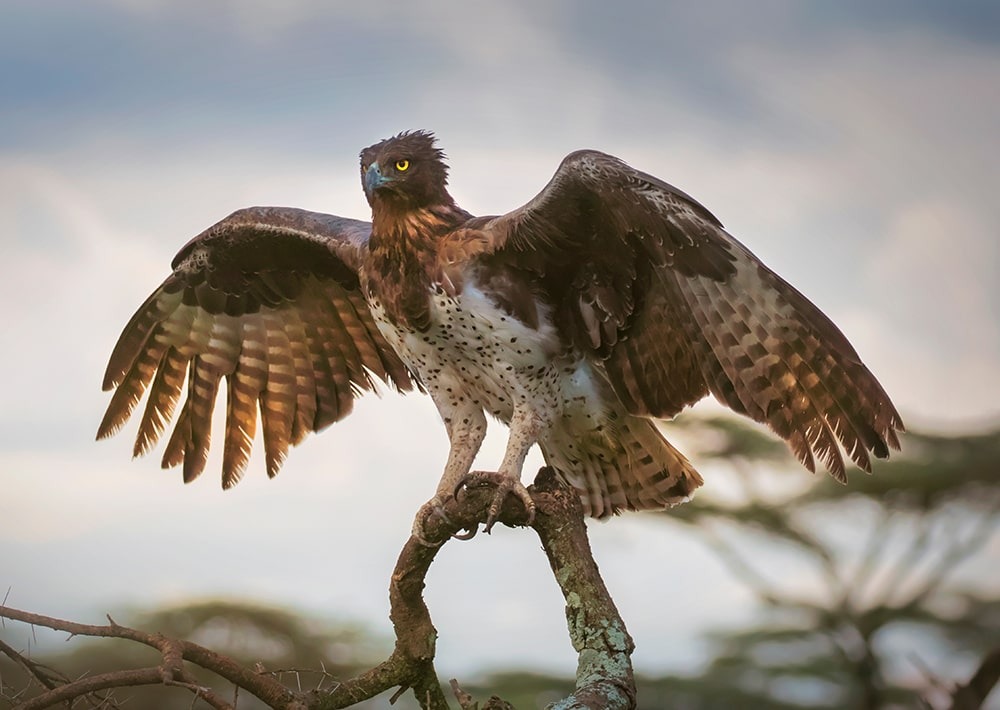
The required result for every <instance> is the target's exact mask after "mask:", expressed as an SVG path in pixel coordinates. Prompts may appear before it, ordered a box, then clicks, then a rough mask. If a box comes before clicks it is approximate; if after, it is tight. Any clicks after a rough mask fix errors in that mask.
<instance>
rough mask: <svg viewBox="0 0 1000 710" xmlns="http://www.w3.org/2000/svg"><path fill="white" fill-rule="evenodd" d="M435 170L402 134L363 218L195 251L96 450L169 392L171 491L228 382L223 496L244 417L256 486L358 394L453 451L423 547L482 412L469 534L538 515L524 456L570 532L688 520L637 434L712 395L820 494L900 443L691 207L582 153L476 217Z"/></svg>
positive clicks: (365, 160)
mask: <svg viewBox="0 0 1000 710" xmlns="http://www.w3.org/2000/svg"><path fill="white" fill-rule="evenodd" d="M447 173H448V168H447V166H446V164H445V162H444V155H443V153H442V152H441V151H440V149H439V148H438V147H437V146H436V143H435V139H434V137H433V135H432V134H430V133H428V132H424V131H413V132H407V133H401V134H399V135H397V136H395V137H393V138H389V139H387V140H383V141H381V142H380V143H376V144H375V145H373V146H371V147H369V148H366V149H364V150H363V151H362V152H361V180H362V183H363V185H364V191H365V195H366V197H367V198H368V202H369V204H370V205H371V208H372V221H371V222H362V221H357V220H353V219H346V218H343V217H335V216H332V215H328V214H322V213H317V212H308V211H305V210H300V209H292V208H287V207H250V208H247V209H241V210H239V211H237V212H234V213H233V214H231V215H230V216H228V217H226V218H225V219H223V220H222V221H221V222H219V223H217V224H215V225H213V226H211V227H209V228H208V229H207V230H205V231H204V232H202V233H201V234H199V235H198V236H197V237H195V238H194V239H192V240H191V241H190V242H189V243H188V244H187V245H186V246H184V248H183V249H181V251H180V252H179V253H178V254H177V256H176V257H175V258H174V261H173V264H172V267H173V273H171V274H170V275H169V276H168V277H167V278H166V280H165V281H164V282H163V284H162V285H161V286H160V287H159V288H158V289H156V291H154V292H153V294H152V295H151V296H150V297H149V298H148V299H146V302H145V303H143V304H142V306H140V307H139V310H138V311H137V312H136V313H135V315H134V316H133V317H132V319H131V320H130V321H129V323H128V324H127V325H126V326H125V329H124V331H123V332H122V335H121V338H120V339H119V340H118V344H117V345H116V347H115V349H114V352H113V353H112V355H111V360H110V362H109V363H108V368H107V372H106V373H105V376H104V389H105V390H109V389H112V388H116V391H115V393H114V395H113V397H112V399H111V403H110V405H109V407H108V410H107V413H106V415H105V417H104V420H103V422H102V423H101V426H100V430H99V431H98V438H103V437H106V436H109V435H111V434H113V433H114V432H116V431H118V430H119V429H120V428H121V427H122V425H123V424H124V423H125V421H126V420H127V419H128V418H129V416H130V414H131V413H132V411H133V409H134V408H135V407H136V405H137V404H138V402H139V401H140V399H141V398H142V395H143V393H144V391H145V390H147V389H148V390H149V397H148V401H147V404H146V407H145V411H144V412H143V415H142V419H141V422H140V424H139V431H138V435H137V437H136V442H135V454H136V455H139V454H144V453H146V452H147V451H148V450H149V449H150V448H151V447H152V446H153V445H154V444H155V442H156V441H157V439H158V438H159V436H160V434H161V433H162V432H163V430H164V429H165V428H166V426H167V424H168V423H169V421H170V419H171V417H172V415H173V412H174V409H175V405H176V403H177V402H178V400H179V398H180V395H181V394H182V391H183V390H184V389H185V380H186V382H187V385H186V391H187V395H186V398H185V399H184V403H183V405H182V406H181V408H180V413H179V415H178V416H177V420H176V423H175V424H174V429H173V432H172V434H171V436H170V439H169V441H168V443H167V445H166V450H165V452H164V455H163V466H164V467H170V466H176V465H179V464H183V471H184V480H185V481H191V480H192V479H194V478H195V477H197V476H198V475H199V474H200V473H201V472H202V469H203V468H204V466H205V461H206V457H207V454H208V449H209V438H210V428H211V415H212V410H213V407H214V405H215V400H216V395H217V392H218V390H219V388H220V386H221V385H222V381H223V378H225V390H226V425H225V432H224V435H225V442H224V453H223V462H222V485H223V486H224V487H227V488H228V487H229V486H232V485H234V484H235V483H236V482H237V481H238V480H239V479H240V477H241V475H242V473H243V470H244V468H245V467H246V464H247V460H248V458H249V456H250V450H251V446H252V442H253V437H254V434H255V431H256V424H257V411H258V408H259V410H260V418H261V422H262V430H263V439H264V450H265V456H266V461H267V472H268V474H269V475H271V476H273V475H275V474H276V473H277V472H278V469H279V467H280V466H281V463H282V461H283V460H284V458H285V455H286V453H287V451H288V447H289V445H291V444H298V443H299V442H300V441H301V440H302V439H303V438H304V437H305V435H306V434H307V433H308V432H311V431H319V430H320V429H323V428H324V427H326V426H328V425H330V424H332V423H333V422H336V421H338V420H340V419H342V418H343V417H345V416H346V415H347V414H348V413H349V412H350V411H351V406H352V404H353V401H354V398H355V397H357V396H358V395H359V394H361V393H362V392H365V391H367V390H370V389H372V388H373V387H374V385H375V380H382V381H384V382H386V383H389V384H390V385H392V386H394V387H395V388H397V389H399V390H412V389H414V388H419V389H423V390H426V392H427V393H429V394H430V396H431V398H432V399H433V400H434V404H435V405H436V406H437V409H438V412H439V413H440V415H441V418H442V419H443V420H444V425H445V428H446V430H447V433H448V438H449V440H450V442H451V448H450V452H449V455H448V461H447V464H446V466H445V469H444V474H443V475H442V476H441V480H440V482H439V483H438V487H437V491H436V493H435V495H434V496H433V497H432V498H431V500H430V501H428V502H427V503H426V504H425V505H424V506H423V507H422V508H421V510H420V512H419V513H418V515H417V518H416V520H415V522H414V532H415V534H417V535H418V536H420V535H421V534H422V531H423V525H424V522H425V521H426V518H427V516H428V515H433V514H436V513H441V511H442V505H443V503H444V502H445V500H446V499H447V498H448V497H449V496H452V495H454V494H455V491H456V490H457V489H458V488H460V487H461V485H462V484H463V482H466V481H467V480H468V478H469V476H470V468H471V466H472V462H473V459H474V458H475V456H476V453H477V452H478V450H479V447H480V445H481V443H482V441H483V437H484V435H485V432H486V415H487V414H491V415H493V416H495V417H496V418H498V419H500V420H501V421H503V422H504V423H506V424H507V425H508V426H509V428H510V436H509V439H508V443H507V448H506V452H505V454H504V457H503V460H502V461H501V462H500V464H499V467H498V469H497V471H496V472H495V473H492V474H489V477H490V478H491V480H492V481H493V482H494V483H495V484H496V486H497V489H496V494H495V497H494V499H493V504H492V506H491V510H490V514H489V519H488V522H487V527H489V526H491V525H492V524H493V522H494V521H495V519H496V516H497V515H498V512H499V508H500V504H501V503H502V502H503V501H504V499H505V498H506V496H507V495H508V494H514V495H515V496H517V497H518V498H519V499H520V500H521V501H522V502H523V503H524V505H525V506H526V508H527V511H528V514H529V516H531V515H533V512H534V506H533V503H532V501H531V498H530V496H529V495H528V493H527V491H526V489H525V487H524V485H523V484H522V483H521V469H522V466H523V464H524V460H525V456H526V454H527V453H528V450H529V449H530V448H531V447H532V446H533V445H534V444H538V445H539V447H540V448H541V450H542V454H543V455H544V457H545V460H546V462H547V463H548V464H549V465H550V466H552V467H553V468H555V469H556V470H557V472H558V474H559V475H560V476H561V477H562V479H563V480H564V481H565V482H566V483H567V484H569V485H570V486H572V487H573V488H574V489H576V490H577V491H578V492H579V495H580V499H581V501H582V502H583V507H584V509H585V510H586V512H587V513H588V514H589V515H591V516H594V517H598V518H600V517H605V516H608V515H610V514H612V513H617V512H619V511H622V510H648V509H661V508H665V507H669V506H671V505H674V504H675V503H678V502H680V501H683V500H685V499H687V498H688V497H689V496H690V495H691V494H692V492H693V491H694V490H695V489H696V488H697V487H698V486H700V485H701V483H702V478H701V476H700V475H699V474H698V472H697V471H696V470H695V469H694V467H693V466H692V465H691V463H690V462H689V461H688V460H687V459H686V458H685V457H684V456H683V454H681V453H680V452H679V451H677V450H676V449H675V448H674V447H673V446H671V445H670V443H668V442H667V441H666V440H665V439H664V438H663V436H662V435H661V434H660V432H659V431H658V430H657V429H656V427H655V426H654V424H653V421H652V420H653V419H655V418H668V417H673V416H674V415H676V414H677V413H678V412H680V411H681V410H682V409H683V408H684V407H686V406H687V405H690V404H693V403H694V402H697V401H698V400H700V399H702V398H703V397H705V396H706V395H708V394H709V393H711V394H712V395H714V396H715V398H716V399H718V400H719V401H720V402H722V403H723V404H725V405H726V406H728V407H729V408H730V409H732V410H734V411H735V412H738V413H740V414H744V415H746V416H748V417H750V418H751V419H753V420H755V421H758V422H762V423H764V424H766V425H767V426H769V427H770V428H771V429H772V430H773V431H774V432H775V433H776V434H777V435H778V436H780V437H781V438H783V439H784V440H786V441H787V442H788V444H789V446H790V447H791V450H792V451H793V452H794V454H795V456H796V457H797V458H798V460H799V461H801V462H802V464H803V465H804V466H805V467H806V468H808V469H809V470H811V471H812V470H815V457H818V458H819V459H820V460H821V461H822V463H823V464H824V465H825V467H826V468H827V469H828V470H829V472H830V473H831V474H832V475H833V476H835V477H836V478H837V479H839V480H846V473H845V466H844V459H843V456H842V453H841V446H842V447H843V450H844V452H846V453H847V455H848V456H849V457H850V458H851V459H852V460H853V461H854V463H855V464H857V465H858V466H859V467H860V468H862V469H864V470H865V471H870V470H871V461H870V458H869V452H871V453H872V454H874V455H875V456H876V457H879V458H884V457H885V456H887V455H888V453H889V449H890V448H898V446H899V442H898V439H897V431H902V430H903V424H902V421H901V420H900V417H899V415H898V413H897V412H896V410H895V408H894V407H893V405H892V403H891V402H890V401H889V397H888V396H887V395H886V393H885V391H884V390H883V389H882V387H881V385H879V383H878V381H877V380H876V379H875V377H874V376H873V375H872V374H871V372H869V370H868V369H867V368H866V367H865V365H864V364H862V362H861V359H860V358H859V357H858V355H857V353H856V352H855V351H854V348H853V347H852V346H851V345H850V343H849V342H848V341H847V339H846V338H845V337H844V335H843V334H842V333H841V332H840V330H838V329H837V327H836V326H835V325H834V324H833V323H832V322H831V321H830V320H829V319H828V318H827V317H826V316H825V315H824V314H823V313H822V312H821V311H820V310H819V309H818V308H817V307H816V306H814V305H813V304H812V303H810V302H809V301H808V300H807V299H806V298H805V297H804V296H803V295H802V294H800V293H799V292H798V291H797V290H795V289H794V288H793V287H792V286H790V285H789V284H788V283H786V282H785V281H784V280H782V279H781V278H780V277H779V276H778V275H777V274H775V273H774V272H773V271H771V270H770V269H768V268H767V267H766V266H765V265H764V264H763V263H761V261H760V260H759V259H757V257H755V256H754V255H753V254H752V253H750V251H749V250H748V249H747V248H746V247H744V246H743V245H742V244H741V243H740V242H738V241H737V240H736V239H734V238H733V237H732V236H730V235H729V234H728V233H727V232H726V231H724V230H723V228H722V224H721V223H720V222H719V220H718V219H716V218H715V217H714V216H713V215H712V213H711V212H709V211H708V210H707V209H705V208H704V207H703V206H702V205H701V204H699V203H698V202H697V201H696V200H695V199H693V198H692V197H690V196H689V195H687V194H686V193H684V192H682V191H681V190H679V189H677V188H675V187H673V186H672V185H669V184H667V183H665V182H663V181H662V180H660V179H658V178H656V177H653V176H651V175H647V174H646V173H643V172H640V171H638V170H635V169H633V168H632V167H630V166H629V165H627V164H625V163H624V162H623V161H621V160H619V159H618V158H615V157H612V156H610V155H606V154H604V153H600V152H597V151H593V150H581V151H577V152H574V153H571V154H570V155H568V156H567V157H566V158H565V159H564V160H563V161H562V163H561V164H560V165H559V168H558V170H556V173H555V175H554V176H553V177H552V179H551V180H550V181H549V183H548V184H547V185H546V186H545V187H544V188H543V189H542V191H541V192H540V193H539V194H538V195H537V196H536V197H535V198H534V199H532V200H531V201H530V202H528V203H527V204H526V205H524V206H523V207H521V208H519V209H516V210H514V211H512V212H508V213H507V214H505V215H501V216H491V217H475V216H473V215H471V214H469V213H468V212H466V211H465V210H463V209H461V208H460V207H459V206H458V205H456V204H455V201H454V200H453V199H452V197H451V195H449V194H448V191H447V188H446V186H447ZM480 475H485V474H480Z"/></svg>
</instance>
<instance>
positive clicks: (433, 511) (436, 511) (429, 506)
mask: <svg viewBox="0 0 1000 710" xmlns="http://www.w3.org/2000/svg"><path fill="white" fill-rule="evenodd" d="M431 518H441V520H443V521H444V522H445V523H446V524H448V525H451V520H449V519H448V516H447V515H446V514H445V512H444V501H442V500H441V496H440V495H436V496H434V497H433V498H431V499H430V500H429V501H427V502H426V503H424V504H423V505H422V506H420V510H418V511H417V517H415V518H414V519H413V527H412V528H411V529H410V534H411V535H412V536H413V537H414V538H415V539H416V540H417V542H419V543H420V544H421V545H423V546H424V547H440V546H441V545H443V544H444V540H441V541H440V542H431V541H430V540H428V539H427V535H426V533H425V532H424V526H425V525H426V524H427V521H428V520H430V519H431Z"/></svg>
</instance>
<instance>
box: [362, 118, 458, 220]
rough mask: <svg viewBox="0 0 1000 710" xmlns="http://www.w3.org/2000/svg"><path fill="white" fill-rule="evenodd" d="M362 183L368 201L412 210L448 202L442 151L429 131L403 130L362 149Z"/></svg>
mask: <svg viewBox="0 0 1000 710" xmlns="http://www.w3.org/2000/svg"><path fill="white" fill-rule="evenodd" d="M361 184H362V185H364V188H365V197H367V198H368V204H369V205H371V206H372V207H374V206H375V202H376V201H382V202H388V203H391V204H393V205H394V206H397V207H399V208H402V209H414V208H420V207H428V206H431V205H438V204H446V203H449V202H451V197H450V196H449V195H448V191H447V190H446V186H447V184H448V166H447V165H446V164H445V162H444V153H443V152H442V151H441V149H440V148H438V147H437V144H436V140H435V138H434V134H433V133H430V132H429V131H405V132H403V133H400V134H399V135H396V136H393V137H392V138H386V139H385V140H383V141H380V142H378V143H376V144H375V145H372V146H369V147H367V148H365V149H364V150H362V151H361Z"/></svg>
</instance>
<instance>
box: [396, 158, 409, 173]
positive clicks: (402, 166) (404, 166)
mask: <svg viewBox="0 0 1000 710" xmlns="http://www.w3.org/2000/svg"><path fill="white" fill-rule="evenodd" d="M409 169H410V161H409V160H397V161H396V170H398V171H399V172H401V173H403V172H406V171H407V170H409Z"/></svg>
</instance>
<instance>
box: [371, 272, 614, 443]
mask: <svg viewBox="0 0 1000 710" xmlns="http://www.w3.org/2000/svg"><path fill="white" fill-rule="evenodd" d="M371 307H372V313H373V315H374V317H375V322H376V323H377V324H378V327H379V329H380V330H381V331H382V334H383V335H384V336H385V338H386V339H387V340H388V341H389V342H390V343H391V344H392V346H393V347H394V348H395V349H396V350H397V352H399V354H400V356H401V357H402V358H403V360H404V361H405V362H406V364H407V365H408V366H409V367H410V368H411V369H413V370H414V371H415V372H416V373H417V374H418V375H419V376H420V379H421V381H422V382H423V383H424V385H425V386H426V387H427V389H428V390H429V392H430V393H431V395H432V396H433V397H434V400H435V402H438V403H439V406H440V405H441V404H443V403H447V404H450V405H452V406H461V405H463V404H466V403H471V404H474V405H476V406H479V407H481V408H482V409H484V410H485V411H486V412H488V413H490V414H492V415H494V416H496V417H498V418H499V419H501V420H502V421H504V422H509V421H510V418H511V415H512V413H513V409H514V406H515V404H516V403H518V402H521V403H528V404H530V407H531V408H532V409H533V410H535V411H536V412H537V413H538V414H539V415H540V416H541V418H542V419H543V420H545V421H548V422H552V421H553V420H554V419H555V418H556V417H558V416H571V417H573V418H575V416H574V415H584V416H586V415H589V416H587V419H588V420H589V421H590V423H591V424H593V422H594V421H595V418H596V419H604V415H603V413H600V414H598V412H596V411H590V410H591V407H597V406H598V405H597V402H598V400H597V398H596V396H595V392H594V382H593V378H592V376H591V372H590V368H589V366H588V365H587V363H586V362H585V361H583V360H574V359H573V356H571V355H570V354H569V353H566V352H563V346H562V344H561V342H560V339H559V336H558V333H557V332H556V329H555V327H554V326H553V325H552V322H551V320H550V317H549V316H550V314H549V313H548V311H546V310H540V312H539V327H538V328H537V329H535V328H531V327H529V326H527V325H525V324H524V323H522V322H520V321H519V320H517V319H516V318H514V317H513V316H511V315H510V314H509V313H507V312H506V311H504V310H502V309H501V308H499V307H498V306H497V305H496V303H494V302H493V301H492V300H491V299H490V297H489V296H488V295H487V294H485V293H483V292H482V291H481V290H480V289H478V288H477V287H475V286H474V285H472V284H470V283H468V282H466V284H465V288H464V290H463V291H462V293H461V294H459V295H457V296H454V297H451V296H448V295H447V294H446V293H445V292H444V290H443V289H441V288H437V289H435V291H434V293H433V294H432V296H431V312H432V326H431V328H429V329H428V330H427V331H425V332H422V333H420V332H412V331H407V330H404V329H400V328H397V327H396V326H395V325H393V324H392V323H391V322H389V320H388V319H387V317H386V315H385V311H384V309H383V308H382V307H381V305H380V304H379V303H378V302H377V301H372V302H371ZM582 410H587V411H586V412H584V411H582Z"/></svg>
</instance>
